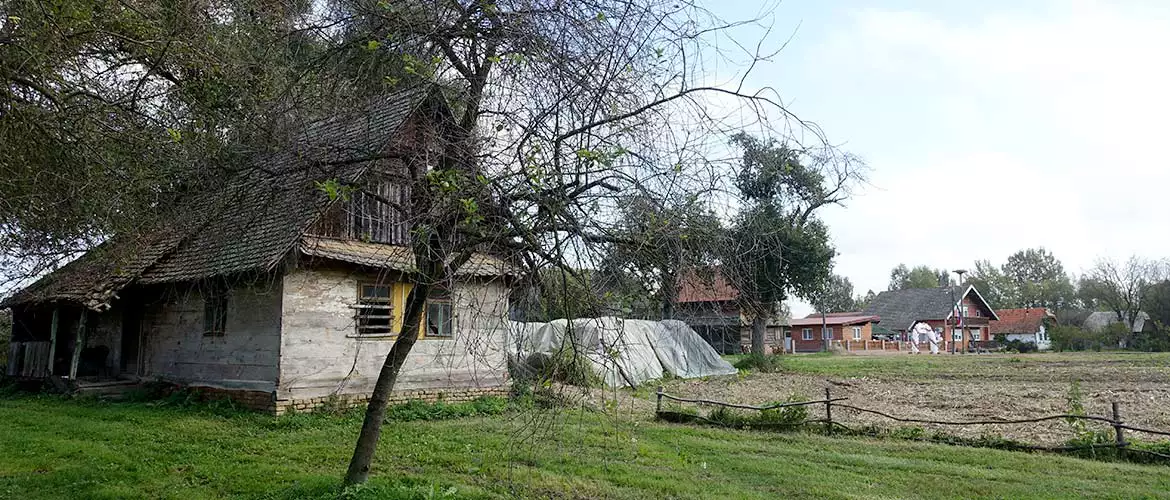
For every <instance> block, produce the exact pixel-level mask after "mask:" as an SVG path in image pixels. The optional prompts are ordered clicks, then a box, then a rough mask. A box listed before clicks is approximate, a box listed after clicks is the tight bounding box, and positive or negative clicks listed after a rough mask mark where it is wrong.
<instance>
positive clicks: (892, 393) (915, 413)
mask: <svg viewBox="0 0 1170 500" xmlns="http://www.w3.org/2000/svg"><path fill="white" fill-rule="evenodd" d="M1052 356H1053V355H1049V357H1046V358H1045V357H1041V358H1024V359H1026V360H1029V361H1028V362H1022V363H1020V362H1018V361H1019V359H1018V358H1017V359H1016V360H1015V361H1016V362H1012V361H1011V359H1010V357H1003V358H1002V359H1000V360H997V359H994V358H984V359H980V360H978V363H977V364H971V363H970V362H969V361H961V360H959V359H957V358H947V357H943V356H940V358H939V359H940V360H941V361H943V362H944V363H947V361H946V360H947V359H952V360H954V362H955V365H954V367H953V369H949V368H951V367H949V366H944V367H943V368H942V369H939V370H938V373H935V374H932V375H931V376H929V377H923V378H922V379H920V380H902V379H900V378H899V377H898V376H897V374H896V373H897V370H896V369H894V370H889V369H878V370H874V372H876V373H875V374H874V375H864V376H850V377H845V376H834V375H815V374H809V373H799V372H794V371H786V372H782V373H750V374H747V375H742V374H741V376H739V377H734V376H732V377H720V378H711V379H707V380H674V381H669V382H666V383H665V387H666V392H667V393H669V394H673V395H677V396H679V397H685V398H696V399H712V400H717V401H725V402H731V403H742V404H751V405H760V404H765V403H768V402H773V401H781V400H784V399H787V398H788V397H789V396H793V395H795V396H798V397H801V398H804V399H821V398H823V396H824V391H825V388H829V389H830V391H831V394H832V396H833V397H846V398H849V399H848V401H845V402H844V403H847V404H850V405H853V406H857V407H861V408H868V409H873V410H877V411H881V412H884V413H888V414H892V415H896V416H899V417H903V418H918V419H926V420H941V421H954V422H963V421H975V420H996V419H1026V418H1036V417H1042V416H1048V415H1057V414H1064V413H1068V412H1069V402H1068V396H1069V393H1070V387H1071V385H1072V381H1073V380H1077V381H1079V384H1080V391H1081V394H1082V398H1081V403H1082V404H1083V405H1084V408H1085V411H1086V412H1087V413H1088V414H1089V415H1096V416H1103V417H1107V416H1110V414H1111V407H1110V402H1111V401H1113V400H1116V401H1119V402H1120V403H1121V406H1120V408H1121V414H1122V419H1123V420H1124V421H1125V422H1127V423H1129V424H1130V425H1135V426H1138V427H1147V428H1153V429H1159V430H1163V431H1170V367H1167V366H1165V364H1164V363H1160V362H1157V363H1133V362H1130V361H1129V360H1127V359H1121V360H1117V359H1093V358H1086V357H1084V355H1080V356H1078V357H1075V358H1070V359H1068V360H1067V361H1066V360H1063V359H1062V358H1054V357H1052ZM830 359H831V358H830ZM1031 359H1037V360H1040V361H1037V362H1031V361H1030V360H1031ZM891 361H894V360H891ZM834 363H840V361H839V360H837V361H834ZM883 364H885V363H883ZM1159 365H1161V366H1159ZM883 368H887V367H883ZM605 393H606V396H607V397H606V399H609V400H610V401H611V402H610V404H609V406H610V407H611V408H612V407H614V404H613V402H612V401H613V399H614V396H615V393H614V392H613V391H605ZM616 394H617V395H619V396H618V400H619V401H621V404H619V405H617V406H618V408H622V409H623V410H625V411H628V412H629V413H630V414H632V415H647V416H650V415H652V414H653V411H654V399H655V398H654V394H653V391H652V390H651V391H647V390H645V389H643V390H640V391H637V392H634V393H631V392H630V391H624V392H621V391H619V392H617V393H616ZM598 396H600V395H598V394H594V397H595V398H596V397H598ZM623 407H624V408H623ZM822 417H823V410H822V407H821V406H819V405H818V406H816V407H812V410H811V411H810V418H822ZM833 417H834V420H838V421H840V422H842V423H843V424H845V425H848V426H850V427H856V426H860V425H868V424H873V425H879V426H883V427H899V426H909V425H920V426H921V427H923V428H926V429H928V430H939V431H944V432H947V433H949V434H955V435H960V436H965V437H978V436H981V435H987V434H998V435H1001V436H1004V437H1008V438H1012V439H1017V440H1021V441H1025V442H1028V443H1034V444H1046V445H1051V444H1059V443H1063V442H1065V441H1067V440H1068V439H1069V438H1070V437H1071V436H1072V434H1071V431H1070V427H1069V425H1068V424H1067V423H1066V422H1065V421H1064V420H1063V419H1062V420H1052V421H1046V422H1038V423H1027V424H1014V425H972V426H950V425H945V426H943V425H931V424H910V423H899V422H895V421H892V420H889V419H887V418H884V417H881V416H878V415H873V414H867V413H861V412H857V411H852V410H848V409H844V408H835V409H834V412H833ZM1101 428H1103V427H1101ZM1133 436H1135V437H1138V438H1144V439H1166V438H1165V437H1159V436H1153V435H1141V434H1133Z"/></svg>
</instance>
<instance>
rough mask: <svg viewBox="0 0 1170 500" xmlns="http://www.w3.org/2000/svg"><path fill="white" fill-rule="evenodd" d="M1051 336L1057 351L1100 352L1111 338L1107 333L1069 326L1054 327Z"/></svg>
mask: <svg viewBox="0 0 1170 500" xmlns="http://www.w3.org/2000/svg"><path fill="white" fill-rule="evenodd" d="M1123 328H1124V327H1123ZM1049 335H1050V336H1051V337H1052V347H1053V349H1056V350H1057V351H1088V350H1094V351H1100V350H1101V348H1102V347H1103V346H1105V345H1107V344H1108V337H1109V335H1108V334H1106V333H1096V332H1091V331H1088V330H1084V329H1081V328H1078V327H1075V326H1069V325H1057V326H1054V327H1052V329H1051V330H1050V331H1049ZM1113 345H1114V346H1116V345H1117V344H1116V343H1114V344H1113Z"/></svg>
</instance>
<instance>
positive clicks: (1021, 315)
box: [989, 307, 1056, 351]
mask: <svg viewBox="0 0 1170 500" xmlns="http://www.w3.org/2000/svg"><path fill="white" fill-rule="evenodd" d="M995 314H996V316H999V320H993V321H991V322H990V325H989V326H990V328H991V336H992V338H993V339H997V338H999V337H1000V336H1001V335H1002V336H1003V338H1004V340H1007V341H1012V340H1018V341H1020V342H1028V343H1032V344H1036V348H1037V349H1039V350H1041V351H1044V350H1048V349H1049V348H1051V347H1052V339H1050V338H1049V337H1048V327H1049V325H1051V324H1052V323H1053V322H1054V321H1056V315H1054V314H1052V311H1049V310H1048V309H1046V308H1043V307H1028V308H1023V309H999V310H997V311H995Z"/></svg>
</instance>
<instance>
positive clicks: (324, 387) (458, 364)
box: [277, 267, 508, 407]
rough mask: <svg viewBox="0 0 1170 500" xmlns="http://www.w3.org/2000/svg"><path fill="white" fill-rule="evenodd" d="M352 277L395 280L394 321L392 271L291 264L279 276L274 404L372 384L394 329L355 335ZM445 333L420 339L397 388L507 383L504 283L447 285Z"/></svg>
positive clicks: (363, 392)
mask: <svg viewBox="0 0 1170 500" xmlns="http://www.w3.org/2000/svg"><path fill="white" fill-rule="evenodd" d="M359 283H383V284H394V288H393V293H394V295H395V297H394V305H395V314H396V315H398V316H399V319H398V320H396V328H398V327H400V326H401V306H402V304H403V303H404V300H405V296H406V294H407V293H408V290H409V285H406V284H404V283H401V280H400V278H399V277H398V276H397V275H393V274H387V273H380V274H379V273H364V272H361V271H357V270H354V269H350V268H343V267H313V268H306V267H298V268H295V269H292V270H290V271H289V272H288V273H287V274H286V275H285V277H284V285H283V291H284V295H283V308H282V309H283V312H284V315H283V317H282V325H281V331H282V332H283V335H282V339H281V348H280V378H279V380H280V382H279V386H278V388H277V401H278V405H285V406H288V405H290V404H291V405H293V406H294V407H295V405H296V404H297V403H296V402H300V401H307V402H310V401H321V400H322V399H323V398H329V397H330V396H334V395H336V396H339V397H340V396H346V397H357V398H365V397H368V395H369V394H370V392H372V391H373V387H374V382H375V381H376V380H377V377H378V372H379V370H380V369H381V366H382V362H383V361H384V360H385V357H386V354H387V353H388V352H389V350H390V346H391V345H392V344H393V342H394V339H395V337H394V336H389V335H388V336H384V337H381V338H371V337H362V338H358V337H357V336H356V328H355V321H354V309H353V306H354V305H355V304H356V302H357V296H358V284H359ZM451 295H452V303H453V310H454V311H453V313H454V314H453V318H454V324H453V330H454V335H453V337H451V338H443V339H437V338H422V339H420V340H419V341H418V342H417V343H416V344H415V346H414V348H413V349H412V350H411V353H410V355H409V356H408V357H407V359H406V363H405V365H404V366H403V367H402V371H401V372H400V373H399V376H398V381H397V384H396V386H397V387H398V388H399V390H400V391H407V392H403V393H404V394H407V393H410V394H413V393H415V392H417V391H423V392H420V393H418V394H420V395H425V393H426V392H434V391H443V392H446V393H453V392H452V390H453V389H469V390H480V389H493V388H499V387H504V386H506V385H507V383H508V372H507V361H506V360H507V358H506V356H505V354H504V328H505V326H506V323H505V322H506V318H507V316H506V315H507V289H506V287H505V286H504V284H503V283H501V282H499V281H492V280H474V281H460V282H458V283H457V284H455V286H454V287H453V290H451Z"/></svg>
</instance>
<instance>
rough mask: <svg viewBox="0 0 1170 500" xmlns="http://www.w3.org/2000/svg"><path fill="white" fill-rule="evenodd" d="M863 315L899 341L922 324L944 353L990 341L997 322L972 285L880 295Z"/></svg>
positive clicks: (892, 291) (918, 289)
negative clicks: (937, 339)
mask: <svg viewBox="0 0 1170 500" xmlns="http://www.w3.org/2000/svg"><path fill="white" fill-rule="evenodd" d="M865 314H867V315H873V316H879V317H880V318H881V322H882V326H884V327H885V328H886V329H888V330H890V331H891V332H893V334H894V336H895V337H896V338H897V339H898V340H908V338H907V337H906V330H907V329H909V328H910V327H911V326H913V325H914V323H916V322H919V321H924V322H926V323H928V324H929V325H930V326H931V327H932V328H934V330H935V331H936V332H939V333H940V334H941V335H942V337H943V341H944V347H945V348H946V349H948V350H950V349H951V348H952V347H954V348H956V349H957V350H960V351H966V350H968V349H969V348H971V347H972V346H974V345H978V343H982V342H987V341H989V340H990V339H989V338H988V336H989V335H990V330H989V325H990V322H991V321H994V320H998V319H999V317H998V316H997V315H996V314H995V311H994V310H992V309H991V307H989V306H988V305H987V301H986V300H984V299H983V296H982V295H980V294H979V291H978V290H976V289H975V287H974V286H971V285H963V286H953V287H937V288H908V289H905V290H890V291H886V292H882V293H879V294H877V296H876V297H874V298H873V300H872V301H870V303H869V307H867V308H866V309H865Z"/></svg>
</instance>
